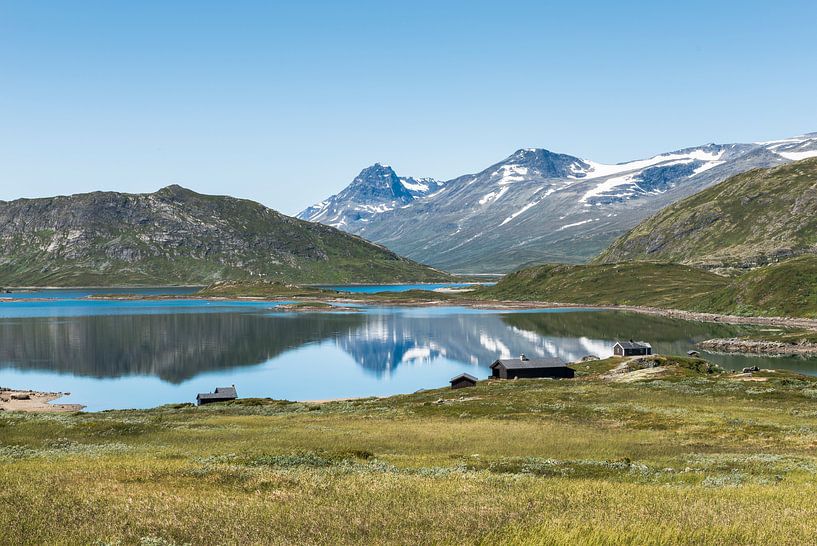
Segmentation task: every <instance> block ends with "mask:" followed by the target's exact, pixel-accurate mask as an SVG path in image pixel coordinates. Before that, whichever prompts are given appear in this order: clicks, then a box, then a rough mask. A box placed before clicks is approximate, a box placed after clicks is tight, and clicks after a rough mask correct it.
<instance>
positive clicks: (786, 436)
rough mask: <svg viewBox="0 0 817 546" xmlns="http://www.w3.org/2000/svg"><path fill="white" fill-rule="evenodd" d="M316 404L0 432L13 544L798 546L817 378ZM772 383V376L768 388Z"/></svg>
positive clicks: (50, 422)
mask: <svg viewBox="0 0 817 546" xmlns="http://www.w3.org/2000/svg"><path fill="white" fill-rule="evenodd" d="M658 360H659V361H660V362H659V363H660V365H661V367H662V373H661V374H660V375H658V376H654V377H652V378H650V379H647V380H644V381H640V382H636V383H613V382H609V381H605V380H603V379H601V378H600V375H599V374H602V373H604V372H605V371H608V370H609V369H610V368H611V367H613V366H614V365H615V364H616V363H617V362H618V360H614V359H610V360H608V361H597V362H590V363H587V365H586V366H587V367H586V368H585V369H584V372H583V373H584V375H582V376H581V377H579V378H577V379H575V380H570V381H553V380H527V381H524V380H523V381H504V382H500V381H485V382H480V383H479V384H478V386H477V387H475V388H473V389H465V390H457V391H451V390H447V389H446V390H436V391H424V392H420V393H417V394H413V395H406V396H396V397H392V398H388V399H366V400H354V401H345V402H334V403H328V404H322V405H314V404H300V403H288V402H281V401H269V400H258V399H256V400H242V401H239V402H238V403H233V404H215V405H212V406H207V407H203V408H194V407H191V406H189V405H184V404H183V405H176V406H164V407H161V408H156V409H153V410H145V411H141V410H140V411H112V412H103V413H99V414H82V413H79V414H69V415H60V416H52V415H22V414H5V415H3V414H0V506H2V507H3V510H0V529H2V530H3V533H2V535H0V542H2V543H4V544H41V543H68V544H91V543H107V544H140V543H143V544H185V543H190V544H198V543H208V542H212V541H213V537H218V541H219V542H223V543H242V544H244V543H246V544H292V543H297V544H308V543H322V544H343V543H394V544H406V543H458V544H460V543H483V544H492V543H511V544H514V543H515V544H598V543H604V544H631V543H639V544H667V543H724V544H728V543H740V544H760V543H775V544H781V543H782V544H785V543H791V544H797V543H805V542H809V541H810V540H811V537H813V536H814V534H815V533H816V532H817V523H815V522H817V518H815V517H814V516H815V515H817V514H816V512H817V505H815V503H814V502H813V499H814V495H815V486H816V485H817V479H815V472H817V456H815V451H814V449H815V446H817V411H815V410H814V408H813V406H814V397H813V392H814V391H815V389H816V388H817V384H815V381H813V380H811V379H809V378H805V377H801V376H795V375H792V374H788V373H782V372H774V373H767V374H765V375H767V376H768V380H767V381H765V382H763V383H742V382H739V381H734V380H732V379H731V376H730V375H729V374H726V373H723V372H721V371H719V370H714V369H712V368H707V367H706V366H705V363H704V364H701V362H702V361H699V360H698V359H686V358H665V357H661V358H659V359H658ZM761 375H763V374H761Z"/></svg>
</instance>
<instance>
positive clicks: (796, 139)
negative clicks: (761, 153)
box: [755, 135, 811, 147]
mask: <svg viewBox="0 0 817 546" xmlns="http://www.w3.org/2000/svg"><path fill="white" fill-rule="evenodd" d="M810 139H811V137H807V136H806V135H800V136H796V137H791V138H783V139H780V140H767V141H765V142H755V144H759V145H760V146H769V145H770V144H777V145H783V144H789V143H792V142H805V141H806V140H810ZM770 147H771V146H770Z"/></svg>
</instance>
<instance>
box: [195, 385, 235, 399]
mask: <svg viewBox="0 0 817 546" xmlns="http://www.w3.org/2000/svg"><path fill="white" fill-rule="evenodd" d="M232 398H237V395H236V392H235V387H217V388H216V390H215V392H202V393H199V394H198V395H197V396H196V400H228V399H232Z"/></svg>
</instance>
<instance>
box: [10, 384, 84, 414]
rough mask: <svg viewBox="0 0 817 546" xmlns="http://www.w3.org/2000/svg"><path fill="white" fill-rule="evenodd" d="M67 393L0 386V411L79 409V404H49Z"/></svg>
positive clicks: (38, 411)
mask: <svg viewBox="0 0 817 546" xmlns="http://www.w3.org/2000/svg"><path fill="white" fill-rule="evenodd" d="M67 394H69V393H61V392H37V391H21V390H14V389H5V388H0V411H30V412H37V413H51V412H70V411H80V410H82V408H84V407H85V406H83V405H80V404H51V403H50V402H52V401H54V400H57V399H59V398H62V397H63V396H66V395H67Z"/></svg>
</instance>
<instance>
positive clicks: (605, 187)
mask: <svg viewBox="0 0 817 546" xmlns="http://www.w3.org/2000/svg"><path fill="white" fill-rule="evenodd" d="M638 174H640V173H635V174H627V175H624V176H617V177H615V178H610V179H608V180H605V181H604V182H602V183H601V184H599V185H598V186H596V187H595V188H593V189H591V190H590V191H588V192H587V193H585V194H584V195H583V196H582V198H581V199H579V203H586V202H587V200H588V199H590V198H591V197H597V196H599V195H604V194H605V193H607V192H608V191H610V190H612V189H613V188H615V187H617V186H623V185H625V184H634V183H635V182H634V181H633V180H634V178H635V177H636V176H637V175H638Z"/></svg>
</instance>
